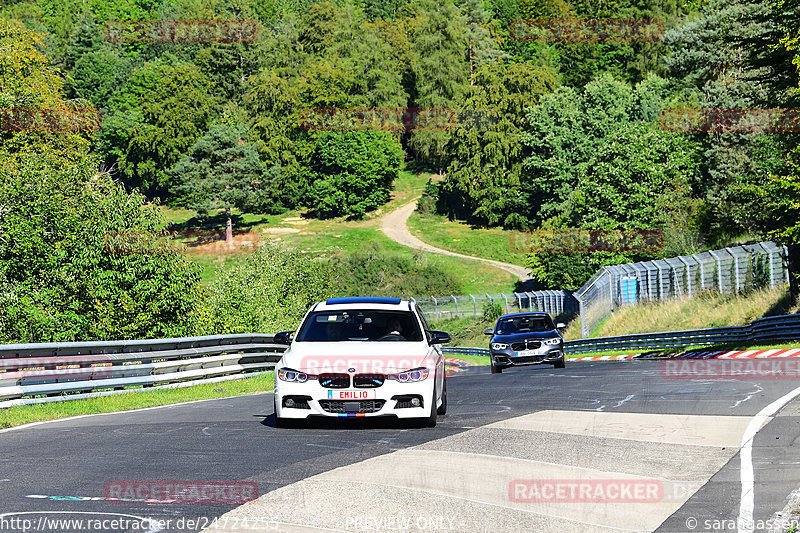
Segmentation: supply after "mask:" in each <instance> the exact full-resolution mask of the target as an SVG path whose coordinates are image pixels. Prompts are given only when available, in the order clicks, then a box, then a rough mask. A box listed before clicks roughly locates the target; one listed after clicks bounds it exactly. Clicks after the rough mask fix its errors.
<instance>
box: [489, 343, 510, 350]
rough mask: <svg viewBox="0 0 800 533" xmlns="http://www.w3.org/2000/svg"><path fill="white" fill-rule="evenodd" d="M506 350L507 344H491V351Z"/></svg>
mask: <svg viewBox="0 0 800 533" xmlns="http://www.w3.org/2000/svg"><path fill="white" fill-rule="evenodd" d="M507 348H508V344H506V343H504V342H493V343H492V350H505V349H507Z"/></svg>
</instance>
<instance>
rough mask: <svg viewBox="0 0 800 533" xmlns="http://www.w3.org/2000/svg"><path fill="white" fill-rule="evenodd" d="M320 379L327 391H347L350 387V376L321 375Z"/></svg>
mask: <svg viewBox="0 0 800 533" xmlns="http://www.w3.org/2000/svg"><path fill="white" fill-rule="evenodd" d="M318 379H319V384H320V385H322V386H323V387H325V388H326V389H346V388H347V387H349V386H350V375H349V374H320V375H319V378H318Z"/></svg>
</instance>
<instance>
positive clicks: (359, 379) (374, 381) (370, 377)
mask: <svg viewBox="0 0 800 533" xmlns="http://www.w3.org/2000/svg"><path fill="white" fill-rule="evenodd" d="M384 381H386V376H385V375H383V374H356V375H355V376H353V386H354V387H356V388H359V389H374V388H377V387H380V386H381V385H383V382H384Z"/></svg>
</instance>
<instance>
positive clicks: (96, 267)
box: [0, 154, 200, 342]
mask: <svg viewBox="0 0 800 533" xmlns="http://www.w3.org/2000/svg"><path fill="white" fill-rule="evenodd" d="M92 166H93V161H86V162H84V163H81V164H77V165H76V164H71V163H69V162H68V161H67V160H65V159H63V158H60V157H56V156H51V155H46V154H40V155H36V156H24V157H22V158H20V160H19V164H18V166H17V167H15V168H14V169H13V170H9V169H5V170H1V171H0V174H2V175H0V300H1V301H0V342H48V341H76V340H104V339H121V338H154V337H155V338H157V337H170V336H180V335H183V334H186V333H187V316H188V315H189V314H190V313H191V312H192V311H193V309H194V305H195V304H196V302H197V301H198V299H199V298H200V294H199V292H198V290H197V281H198V279H199V276H198V273H197V269H196V267H194V266H193V265H192V264H191V263H190V262H189V261H188V260H187V259H186V258H185V257H183V256H182V255H181V254H179V253H177V252H176V251H175V249H174V248H172V247H170V246H169V243H168V242H166V241H165V240H159V239H157V238H154V237H153V236H154V235H157V233H158V232H159V231H160V230H161V229H162V228H163V224H161V223H160V221H159V219H158V216H157V212H156V211H155V210H154V209H153V208H149V209H145V208H144V207H143V206H144V202H145V199H144V197H143V196H141V195H138V194H128V193H126V192H125V191H124V190H123V188H122V187H121V186H120V185H119V184H118V183H115V182H113V181H111V180H110V179H109V178H108V176H107V175H103V174H95V173H94V172H93V170H92V168H91V167H92ZM119 232H123V233H122V235H130V236H142V235H144V236H148V235H149V236H150V239H149V245H148V247H147V249H145V250H139V249H137V248H136V247H134V248H132V249H131V248H128V249H127V250H126V251H125V253H115V252H114V250H113V249H110V248H109V247H107V242H108V241H107V240H108V238H109V236H110V235H115V234H118V233H119Z"/></svg>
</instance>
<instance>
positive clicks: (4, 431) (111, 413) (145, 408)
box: [0, 391, 272, 433]
mask: <svg viewBox="0 0 800 533" xmlns="http://www.w3.org/2000/svg"><path fill="white" fill-rule="evenodd" d="M262 394H272V391H264V392H253V393H251V394H242V395H241V396H227V397H225V398H208V399H206V400H190V401H188V402H180V403H169V404H166V405H155V406H153V407H141V408H139V409H128V410H127V411H112V412H110V413H91V414H88V415H76V416H68V417H66V418H54V419H52V420H42V421H40V422H31V423H30V424H23V425H21V426H14V427H11V428H5V429H0V433H7V432H9V431H18V430H20V429H27V428H32V427H35V426H41V425H42V424H53V423H55V422H69V421H70V420H78V419H80V418H88V417H90V416H111V415H124V414H127V413H138V412H139V411H150V410H152V409H166V408H168V407H179V406H181V405H189V404H192V403H200V402H217V401H220V400H232V399H234V398H246V397H247V396H261V395H262Z"/></svg>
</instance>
